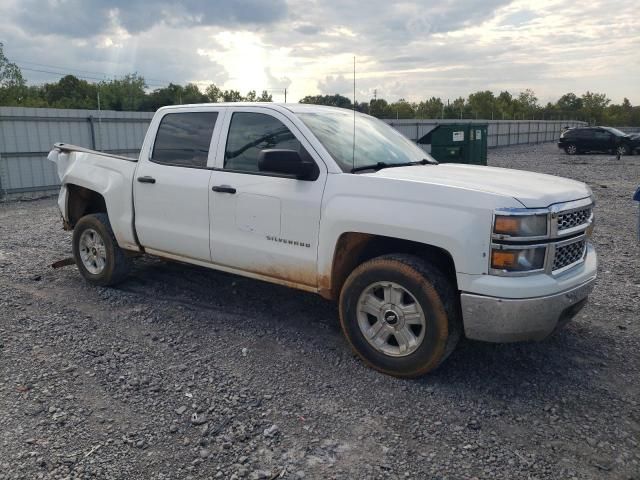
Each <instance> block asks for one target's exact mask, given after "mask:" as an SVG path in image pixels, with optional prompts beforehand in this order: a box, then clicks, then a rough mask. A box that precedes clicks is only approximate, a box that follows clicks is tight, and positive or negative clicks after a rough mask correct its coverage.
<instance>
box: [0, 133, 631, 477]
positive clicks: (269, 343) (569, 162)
mask: <svg viewBox="0 0 640 480" xmlns="http://www.w3.org/2000/svg"><path fill="white" fill-rule="evenodd" d="M489 163H490V164H491V165H494V166H501V167H512V168H521V169H529V170H534V171H538V172H544V173H550V174H559V175H563V176H567V177H571V178H575V179H578V180H581V181H584V182H587V183H588V184H589V185H590V186H591V188H592V189H593V192H594V195H595V197H596V200H597V207H596V212H595V213H596V218H597V222H596V230H595V234H594V237H593V241H594V243H595V244H596V247H597V250H598V255H599V259H600V269H599V278H598V282H597V286H596V289H595V291H594V293H593V295H592V296H591V301H590V303H589V304H588V305H587V307H586V308H585V309H584V310H583V311H582V312H581V313H580V314H579V315H578V317H577V318H576V319H575V320H574V321H573V322H572V323H571V324H569V325H568V326H567V327H566V328H565V329H564V330H562V331H561V332H559V333H558V334H557V335H555V336H553V337H552V338H549V339H547V340H545V341H543V342H538V343H527V344H514V345H491V344H483V343H479V342H470V341H465V342H462V343H461V344H460V346H459V348H458V349H457V350H456V351H455V352H454V353H453V354H452V355H451V357H450V358H449V360H448V361H447V362H446V363H445V364H444V365H442V367H441V368H439V369H438V370H437V371H436V372H434V373H433V374H431V375H429V376H427V377H425V378H421V379H418V380H399V379H395V378H391V377H387V376H384V375H381V374H379V373H376V372H374V371H372V370H369V369H367V368H366V367H365V366H364V365H363V364H362V363H361V362H360V361H358V360H357V359H356V358H354V357H353V355H352V354H351V353H350V350H349V348H348V346H347V344H346V342H345V341H344V339H343V338H342V335H341V333H340V328H339V325H338V322H337V311H336V308H335V306H334V305H333V304H331V303H329V302H326V301H324V300H323V299H321V298H319V297H317V296H314V295H310V294H307V293H303V292H296V291H293V290H289V289H286V288H284V287H279V286H275V285H269V284H266V283H261V282H257V281H253V280H249V279H244V278H239V277H234V276H231V275H227V274H224V273H219V272H214V271H209V270H206V269H203V268H197V267H191V266H187V265H181V264H175V263H169V262H165V261H162V260H158V259H154V258H147V257H145V258H138V259H136V260H135V268H134V272H133V273H132V275H131V277H130V278H129V279H128V280H127V281H125V282H124V283H122V284H121V285H119V286H118V287H116V288H112V289H104V288H94V287H90V286H88V285H87V284H86V283H84V282H83V281H82V279H81V277H80V275H79V274H78V272H77V271H76V268H75V267H74V266H69V267H66V268H61V269H57V270H54V269H51V268H50V267H49V266H50V265H51V264H52V263H53V262H55V261H57V260H60V259H63V258H66V257H69V256H70V255H71V243H70V240H71V234H70V233H69V232H64V231H63V230H62V229H61V225H60V219H59V215H58V213H57V210H56V205H55V200H54V199H50V200H42V201H34V202H26V203H6V204H0V424H1V425H2V429H1V430H0V479H4V480H6V479H32V478H34V479H37V478H43V479H49V478H51V479H65V478H97V479H146V478H155V479H167V480H168V479H174V478H176V479H187V478H191V479H198V478H221V479H231V478H276V477H277V478H285V479H295V478H320V479H324V478H332V479H351V478H372V479H377V478H380V479H404V478H415V479H421V478H437V479H458V478H478V479H482V478H495V479H513V478H527V479H538V480H541V479H558V478H563V479H564V478H566V479H573V478H576V479H625V480H628V479H638V478H640V400H639V399H640V376H639V375H638V371H640V355H639V354H638V352H640V326H639V324H638V321H639V319H640V277H639V276H638V275H639V273H638V272H640V250H639V247H638V243H637V240H636V238H635V231H636V230H635V228H636V227H635V222H636V221H637V205H636V204H634V202H632V201H631V195H632V193H633V191H634V190H635V188H636V187H637V183H638V179H640V157H639V156H633V157H622V158H621V159H620V160H616V159H615V157H612V156H606V155H580V156H574V157H568V156H566V155H564V153H562V152H560V151H559V150H558V149H557V148H556V147H555V146H554V145H531V146H518V147H512V148H504V149H500V150H490V151H489ZM36 278H37V279H38V280H37V281H36ZM243 349H246V350H243ZM243 351H244V352H246V355H244V354H243V353H242V352H243ZM194 414H195V416H196V417H195V418H196V419H197V421H196V422H194V423H196V424H195V425H194V424H192V422H191V418H192V415H194ZM276 426H277V427H276Z"/></svg>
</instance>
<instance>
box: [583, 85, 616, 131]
mask: <svg viewBox="0 0 640 480" xmlns="http://www.w3.org/2000/svg"><path fill="white" fill-rule="evenodd" d="M610 102H611V100H610V99H609V98H607V96H606V95H605V94H604V93H593V92H589V91H587V93H585V94H583V95H582V112H583V113H584V115H585V119H586V120H587V121H588V122H590V123H602V119H603V118H604V110H605V108H606V107H607V105H609V103H610Z"/></svg>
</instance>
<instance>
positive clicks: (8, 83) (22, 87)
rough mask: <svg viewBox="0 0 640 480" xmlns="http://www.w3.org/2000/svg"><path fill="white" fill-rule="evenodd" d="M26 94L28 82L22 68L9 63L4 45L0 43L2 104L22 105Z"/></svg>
mask: <svg viewBox="0 0 640 480" xmlns="http://www.w3.org/2000/svg"><path fill="white" fill-rule="evenodd" d="M26 93H27V89H26V81H25V79H24V77H23V76H22V71H21V70H20V67H18V66H17V65H16V64H15V63H13V62H10V61H9V59H8V58H7V57H6V56H5V54H4V45H3V44H2V42H0V103H1V104H2V105H20V103H21V100H23V99H24V97H25V94H26Z"/></svg>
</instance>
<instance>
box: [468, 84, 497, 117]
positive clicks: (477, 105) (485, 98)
mask: <svg viewBox="0 0 640 480" xmlns="http://www.w3.org/2000/svg"><path fill="white" fill-rule="evenodd" d="M467 104H468V105H469V108H470V109H471V113H472V115H473V116H474V117H476V118H482V119H492V118H493V117H494V115H495V114H496V113H497V111H496V110H497V108H496V97H494V96H493V92H491V91H489V90H484V91H481V92H476V93H472V94H471V95H469V98H468V100H467Z"/></svg>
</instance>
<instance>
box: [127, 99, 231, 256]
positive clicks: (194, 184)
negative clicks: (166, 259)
mask: <svg viewBox="0 0 640 480" xmlns="http://www.w3.org/2000/svg"><path fill="white" fill-rule="evenodd" d="M223 112H224V110H223V109H222V108H211V107H205V108H203V107H194V108H185V109H174V110H171V109H170V110H167V112H166V113H165V115H164V116H162V117H161V118H160V121H159V126H158V129H157V133H156V137H155V140H154V142H153V145H150V146H149V147H148V148H147V150H146V154H147V155H146V158H140V165H139V166H138V170H137V173H136V178H135V179H134V205H135V226H136V231H137V234H138V239H139V241H140V243H141V244H142V246H143V247H145V249H146V250H147V251H149V252H150V253H155V252H157V253H169V254H173V255H178V256H182V257H189V258H193V259H197V260H204V261H210V260H211V255H210V251H209V181H210V178H211V169H210V168H209V165H210V164H212V163H213V159H214V156H215V152H216V147H217V140H218V138H219V136H220V131H221V130H220V127H221V124H222V120H223V118H222V117H223ZM150 128H151V127H150ZM144 156H145V151H144V150H143V154H142V155H141V157H144Z"/></svg>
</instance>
